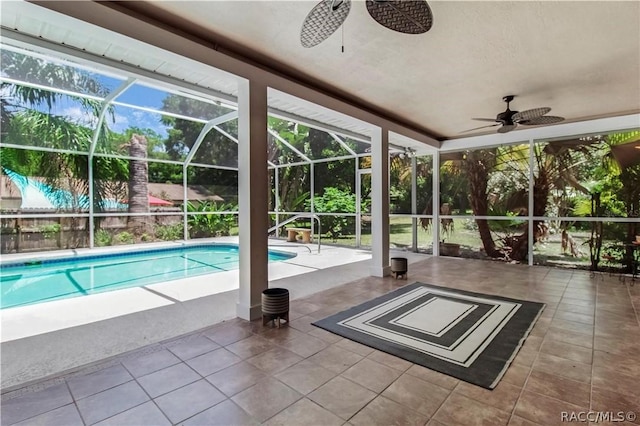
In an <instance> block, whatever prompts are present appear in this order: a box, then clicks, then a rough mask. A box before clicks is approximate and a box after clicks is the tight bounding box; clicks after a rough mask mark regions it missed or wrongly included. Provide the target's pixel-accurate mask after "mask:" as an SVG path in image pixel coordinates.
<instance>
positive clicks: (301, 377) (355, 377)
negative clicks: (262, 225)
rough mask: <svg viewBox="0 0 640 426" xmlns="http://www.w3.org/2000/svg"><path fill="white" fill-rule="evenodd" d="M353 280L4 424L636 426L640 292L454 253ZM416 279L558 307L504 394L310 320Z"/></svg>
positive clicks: (550, 309)
mask: <svg viewBox="0 0 640 426" xmlns="http://www.w3.org/2000/svg"><path fill="white" fill-rule="evenodd" d="M359 269H362V267H360V268H359ZM332 271H333V272H332ZM327 273H328V275H327ZM335 275H338V274H336V273H335V270H326V271H318V276H317V278H318V279H317V280H316V279H314V280H313V281H314V282H318V283H319V282H322V281H323V279H321V277H323V276H324V277H327V276H329V277H330V276H334V277H335ZM343 277H344V278H347V279H349V280H351V281H350V282H348V283H346V284H343V285H338V286H335V287H332V288H326V289H320V288H317V290H314V293H313V294H304V295H302V294H299V296H298V297H296V296H294V297H292V298H293V300H292V303H291V314H292V317H291V319H292V321H291V324H290V325H289V326H283V327H281V328H280V329H277V328H271V327H263V326H262V325H261V323H260V322H259V321H258V322H256V321H254V322H247V321H243V320H240V319H237V318H235V319H231V320H229V321H224V322H222V323H220V324H217V325H213V326H210V327H207V328H203V329H200V330H199V331H197V332H194V333H190V334H185V335H182V336H180V337H179V338H175V339H171V340H168V341H164V342H161V343H157V344H152V345H148V346H145V347H143V348H141V349H139V350H136V351H134V352H129V353H126V354H124V355H120V356H116V357H111V358H108V357H105V359H102V360H101V361H97V362H94V363H92V364H91V365H88V366H85V367H82V368H79V369H75V370H74V371H71V372H68V373H67V374H65V375H63V376H58V377H53V378H49V379H48V380H46V381H41V382H36V383H32V384H31V385H29V386H27V387H22V388H18V389H13V390H12V391H10V392H7V393H5V394H3V396H2V424H3V425H12V424H64V425H73V424H78V425H82V424H87V425H89V424H101V425H106V424H112V425H134V424H137V425H139V424H145V425H148V424H157V425H161V424H167V425H168V424H185V425H197V424H208V425H211V424H225V425H230V424H238V425H245V424H262V423H264V424H282V425H286V424H291V425H300V424H321V425H330V424H336V425H342V424H354V425H358V424H363V425H374V424H380V425H388V424H420V425H425V424H428V425H469V424H509V425H531V424H540V425H551V424H560V423H562V419H563V415H566V416H570V415H572V413H573V414H575V415H578V414H579V413H586V412H606V413H610V415H611V416H619V415H620V416H622V417H621V418H623V419H625V417H624V416H629V417H626V420H627V423H622V424H633V423H636V424H637V423H638V422H639V421H638V420H637V418H635V414H638V413H640V403H639V402H638V401H640V385H639V383H640V368H639V367H638V362H637V356H638V353H640V322H639V317H638V310H639V309H640V286H637V285H635V286H630V285H629V284H622V283H620V282H619V281H618V280H617V278H615V277H609V276H607V275H597V276H595V277H590V275H589V273H588V272H585V271H570V270H559V269H553V268H547V267H540V266H535V267H528V266H524V265H507V264H503V263H498V262H486V261H478V260H469V259H464V260H462V259H456V258H445V257H440V258H426V259H423V260H418V261H417V262H414V263H412V264H411V265H410V268H409V279H408V280H407V281H404V280H394V279H393V278H390V277H386V278H375V277H361V278H357V279H356V278H354V277H349V276H348V275H346V274H345V275H343ZM414 281H421V282H424V283H430V284H435V285H441V286H446V287H450V288H458V289H465V290H470V291H477V292H483V293H488V294H496V295H501V296H506V297H514V298H521V299H525V300H531V301H539V302H544V303H546V304H547V306H546V308H545V310H544V312H543V314H542V316H541V318H540V319H539V320H538V321H537V323H536V325H535V327H534V328H533V330H532V332H531V334H530V336H529V337H528V338H527V340H526V343H525V345H524V346H523V348H522V349H521V350H520V352H519V353H518V355H517V357H516V358H515V360H514V362H513V364H512V365H511V366H510V367H509V369H508V371H507V373H506V375H505V376H504V378H503V379H502V381H501V382H500V383H499V385H498V386H497V387H496V389H494V390H493V391H488V390H485V389H481V388H479V387H476V386H473V385H469V384H467V383H464V382H461V381H459V380H457V379H454V378H452V377H449V376H445V375H443V374H440V373H437V372H434V371H431V370H428V369H426V368H424V367H421V366H418V365H414V364H411V363H409V362H407V361H405V360H402V359H399V358H396V357H393V356H390V355H387V354H385V353H383V352H380V351H377V350H373V349H371V348H369V347H366V346H362V345H359V344H356V343H354V342H352V341H350V340H346V339H343V338H341V337H339V336H336V335H333V334H331V333H328V332H325V331H324V330H321V329H318V328H316V327H314V326H313V325H311V324H310V323H311V322H313V321H315V320H318V319H322V318H324V317H326V316H328V315H331V314H333V313H336V312H338V311H341V310H344V309H347V308H349V307H351V306H354V305H357V304H359V303H361V302H364V301H367V300H370V299H372V298H374V297H376V296H379V295H382V294H384V293H387V292H389V291H392V290H393V289H396V288H398V287H400V286H404V285H406V284H408V283H412V282H414ZM315 291H317V292H315ZM83 349H84V348H83ZM33 350H34V351H35V350H37V349H35V348H34V349H33ZM3 362H4V361H3ZM563 413H566V414H563ZM606 413H605V414H606ZM620 413H621V414H620ZM629 413H631V414H629ZM583 415H586V414H583ZM565 418H566V417H565ZM614 418H617V417H610V420H611V419H614ZM21 422H22V423H21Z"/></svg>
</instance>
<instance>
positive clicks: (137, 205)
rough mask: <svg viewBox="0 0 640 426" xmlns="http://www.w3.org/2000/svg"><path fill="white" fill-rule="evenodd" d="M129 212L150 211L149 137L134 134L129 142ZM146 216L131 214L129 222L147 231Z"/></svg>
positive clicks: (140, 230) (137, 228)
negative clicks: (130, 158)
mask: <svg viewBox="0 0 640 426" xmlns="http://www.w3.org/2000/svg"><path fill="white" fill-rule="evenodd" d="M129 156H131V157H133V158H136V160H129V213H149V189H148V184H149V170H148V167H147V161H146V158H147V138H145V137H144V136H142V135H136V134H134V135H132V136H131V141H130V142H129ZM146 222H147V220H146V218H145V217H140V216H129V217H128V224H129V227H132V228H133V229H135V230H136V231H138V232H141V233H142V232H144V231H146V228H147V226H146Z"/></svg>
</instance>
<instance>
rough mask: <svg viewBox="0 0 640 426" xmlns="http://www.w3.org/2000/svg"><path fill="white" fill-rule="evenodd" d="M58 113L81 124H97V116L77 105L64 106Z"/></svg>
mask: <svg viewBox="0 0 640 426" xmlns="http://www.w3.org/2000/svg"><path fill="white" fill-rule="evenodd" d="M59 115H62V116H63V117H66V118H67V119H68V120H69V121H72V122H74V123H77V124H81V125H83V126H88V127H95V126H96V124H98V118H97V117H96V116H95V115H93V114H91V113H90V112H88V111H86V110H84V109H82V108H80V107H78V106H70V107H67V108H64V109H62V110H61V111H60V112H59Z"/></svg>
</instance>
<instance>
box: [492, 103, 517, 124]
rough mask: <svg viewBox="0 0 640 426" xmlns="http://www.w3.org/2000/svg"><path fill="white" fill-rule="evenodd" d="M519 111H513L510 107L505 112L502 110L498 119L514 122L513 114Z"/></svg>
mask: <svg viewBox="0 0 640 426" xmlns="http://www.w3.org/2000/svg"><path fill="white" fill-rule="evenodd" d="M517 113H518V111H511V110H510V109H509V108H508V107H507V110H506V111H504V112H501V113H500V114H498V116H497V117H496V121H500V122H502V123H504V124H513V116H514V115H515V114H517Z"/></svg>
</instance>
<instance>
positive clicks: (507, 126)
mask: <svg viewBox="0 0 640 426" xmlns="http://www.w3.org/2000/svg"><path fill="white" fill-rule="evenodd" d="M516 127H518V125H517V124H515V123H514V124H505V125H504V126H502V127H500V128H499V129H498V133H509V132H510V131H512V130H513V129H515V128H516Z"/></svg>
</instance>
